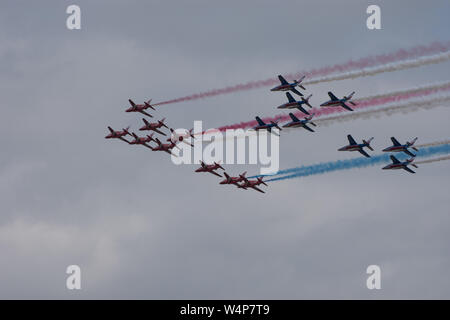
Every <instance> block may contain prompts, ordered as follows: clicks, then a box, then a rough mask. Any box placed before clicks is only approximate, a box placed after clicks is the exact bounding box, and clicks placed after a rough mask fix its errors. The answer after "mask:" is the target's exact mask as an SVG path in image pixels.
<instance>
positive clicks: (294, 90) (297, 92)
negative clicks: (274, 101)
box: [291, 88, 303, 97]
mask: <svg viewBox="0 0 450 320" xmlns="http://www.w3.org/2000/svg"><path fill="white" fill-rule="evenodd" d="M291 91H292V92H294V93H296V94H298V95H299V96H301V97H303V93H301V92H300V91H298V90H297V89H295V88H291Z"/></svg>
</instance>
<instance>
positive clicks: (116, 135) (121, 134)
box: [105, 127, 131, 143]
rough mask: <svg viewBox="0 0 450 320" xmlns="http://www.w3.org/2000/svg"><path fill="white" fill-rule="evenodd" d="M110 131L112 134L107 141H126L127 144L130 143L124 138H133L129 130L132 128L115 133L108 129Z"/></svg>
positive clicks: (107, 137)
mask: <svg viewBox="0 0 450 320" xmlns="http://www.w3.org/2000/svg"><path fill="white" fill-rule="evenodd" d="M108 129H109V131H110V132H111V133H110V134H108V135H107V136H106V137H105V139H120V140H122V141H125V142H126V143H130V142H129V141H128V140H127V139H125V138H123V137H124V136H126V135H130V136H131V134H130V132H128V129H130V127H126V128H125V129H122V131H120V130H118V131H114V130H113V128H111V127H108Z"/></svg>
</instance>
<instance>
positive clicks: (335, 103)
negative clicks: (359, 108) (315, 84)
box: [320, 91, 356, 111]
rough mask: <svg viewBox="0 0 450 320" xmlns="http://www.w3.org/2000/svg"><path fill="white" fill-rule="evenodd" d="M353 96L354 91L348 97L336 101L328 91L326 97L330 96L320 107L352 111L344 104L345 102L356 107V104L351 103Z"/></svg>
mask: <svg viewBox="0 0 450 320" xmlns="http://www.w3.org/2000/svg"><path fill="white" fill-rule="evenodd" d="M354 94H355V91H353V92H352V93H350V95H348V96H344V97H343V98H342V99H338V98H337V97H336V96H335V95H334V94H333V92H331V91H329V92H328V95H329V96H330V100H328V101H326V102H324V103H322V104H321V105H320V106H321V107H339V106H340V107H342V108H344V109H347V110H349V111H353V109H352V108H350V107H349V106H348V105H347V104H345V103H346V102H347V101H348V102H349V103H350V104H352V105H354V106H356V103H354V102H353V101H351V99H352V97H353V95H354Z"/></svg>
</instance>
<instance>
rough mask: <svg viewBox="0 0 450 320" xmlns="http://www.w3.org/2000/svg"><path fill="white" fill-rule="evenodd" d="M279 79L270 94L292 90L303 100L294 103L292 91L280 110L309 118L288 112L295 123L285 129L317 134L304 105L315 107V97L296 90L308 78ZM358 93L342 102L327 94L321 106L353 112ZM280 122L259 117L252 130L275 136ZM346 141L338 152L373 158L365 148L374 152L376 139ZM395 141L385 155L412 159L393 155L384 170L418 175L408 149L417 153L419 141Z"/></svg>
mask: <svg viewBox="0 0 450 320" xmlns="http://www.w3.org/2000/svg"><path fill="white" fill-rule="evenodd" d="M278 79H279V80H280V82H281V84H280V85H278V86H276V87H274V88H272V89H270V91H291V92H293V93H295V94H297V95H299V96H300V97H301V98H300V100H298V101H297V100H295V99H294V97H293V96H292V94H291V93H290V92H286V97H287V99H288V102H286V103H284V104H282V105H280V106H278V109H298V110H300V111H301V112H303V113H304V114H306V115H307V116H305V117H304V118H303V119H298V118H297V117H296V116H295V115H294V114H293V113H289V117H290V118H291V120H292V121H290V122H288V123H286V124H284V125H283V126H282V127H283V128H304V129H306V130H308V131H310V132H314V130H313V129H312V128H311V127H309V126H308V124H309V125H312V126H314V127H316V126H317V125H316V124H315V123H314V122H312V121H311V120H312V118H313V117H314V113H313V114H310V113H309V112H308V111H307V110H306V109H305V108H304V107H303V106H304V105H306V106H308V107H310V108H312V105H311V104H310V102H309V99H310V98H311V96H312V94H310V95H309V96H308V97H306V98H305V97H304V95H303V93H301V92H300V91H299V90H297V89H296V87H299V88H302V89H303V90H306V88H305V87H304V86H303V85H302V81H303V80H304V79H305V76H303V77H301V78H300V79H298V80H294V81H293V82H291V83H289V82H288V81H286V79H285V78H284V77H283V76H282V75H279V76H278ZM354 94H355V92H354V91H353V92H352V93H350V94H349V95H348V96H343V97H342V98H341V99H339V98H338V97H336V96H335V95H334V94H333V92H331V91H328V96H329V97H330V100H328V101H325V102H324V103H322V104H320V106H321V107H342V108H344V109H346V110H348V111H353V109H352V108H351V107H350V106H349V104H351V105H353V106H356V103H355V102H353V101H352V98H353V95H354ZM278 120H279V119H277V120H275V121H271V122H270V123H264V121H262V120H261V118H259V117H256V121H257V122H258V125H257V126H255V127H253V129H254V130H267V131H269V132H270V133H272V129H273V128H277V129H279V130H280V131H281V128H280V127H279V125H278ZM347 139H348V141H349V144H348V145H346V146H344V147H342V148H339V149H338V151H358V152H359V153H361V154H362V155H363V156H365V157H367V158H370V155H369V154H368V153H367V152H366V151H365V150H364V148H365V147H366V148H368V149H369V150H371V151H374V150H373V148H372V147H371V146H370V142H371V141H372V140H373V137H372V138H370V139H368V140H367V141H366V140H363V142H362V143H359V144H358V143H356V141H355V139H353V137H352V136H351V135H350V134H349V135H347ZM391 140H392V144H393V145H392V146H390V147H387V148H385V149H383V150H382V151H383V152H404V153H406V154H407V155H409V156H411V158H410V159H407V160H405V161H403V162H402V161H399V160H398V159H397V158H396V157H395V156H393V155H391V156H390V158H391V160H392V163H391V164H389V165H387V166H385V167H383V168H382V169H384V170H389V169H404V170H406V171H408V172H410V173H415V172H414V171H413V170H411V169H410V168H409V167H408V165H411V166H413V167H415V168H417V165H415V164H413V163H412V162H413V161H414V158H415V156H416V155H415V154H413V153H412V152H411V151H409V150H408V148H412V149H413V150H415V151H418V149H417V148H415V147H413V144H414V143H415V142H416V140H417V138H414V139H413V140H412V141H410V142H406V143H405V144H403V145H402V144H401V143H400V142H398V140H397V139H396V138H395V137H391Z"/></svg>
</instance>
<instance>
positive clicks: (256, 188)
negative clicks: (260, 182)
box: [251, 186, 265, 193]
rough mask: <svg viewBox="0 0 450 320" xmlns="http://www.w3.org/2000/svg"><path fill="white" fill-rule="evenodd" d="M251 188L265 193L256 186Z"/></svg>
mask: <svg viewBox="0 0 450 320" xmlns="http://www.w3.org/2000/svg"><path fill="white" fill-rule="evenodd" d="M251 188H252V189H254V190H256V191H258V192H261V193H265V192H264V191H262V190H261V189H260V188H258V187H257V186H252V187H251Z"/></svg>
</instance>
